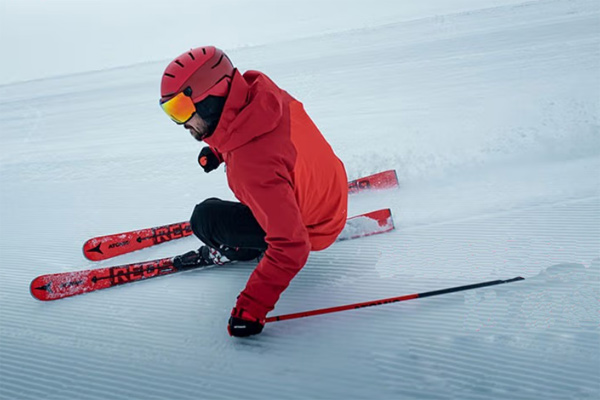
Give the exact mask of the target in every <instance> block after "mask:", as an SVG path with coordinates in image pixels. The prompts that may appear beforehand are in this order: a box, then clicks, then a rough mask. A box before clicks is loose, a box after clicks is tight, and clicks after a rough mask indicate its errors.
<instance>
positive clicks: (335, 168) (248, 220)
mask: <svg viewBox="0 0 600 400" xmlns="http://www.w3.org/2000/svg"><path fill="white" fill-rule="evenodd" d="M160 104H161V106H162V108H163V110H164V111H165V112H166V113H167V115H168V116H169V117H171V119H172V120H173V121H175V122H176V123H177V124H179V125H183V126H184V127H185V128H186V129H188V130H189V132H190V133H191V135H192V136H193V137H194V138H195V139H196V140H198V141H204V142H206V144H208V146H206V147H204V148H203V149H202V150H201V151H200V155H199V157H198V161H199V164H200V166H201V167H202V168H203V169H204V171H205V172H210V171H213V170H215V169H216V168H217V167H218V166H219V165H220V164H221V163H225V165H226V174H227V181H228V184H229V187H230V188H231V190H232V191H233V193H234V194H235V196H236V198H237V199H238V200H239V201H240V202H239V203H238V202H230V201H223V200H220V199H216V198H209V199H207V200H205V201H203V202H202V203H200V204H198V205H197V206H196V207H195V208H194V211H193V213H192V217H191V219H190V223H191V226H192V230H193V232H194V234H195V235H196V236H197V237H198V238H199V239H200V240H201V241H202V242H203V243H204V244H205V245H203V246H201V247H200V248H199V249H198V250H197V251H191V252H189V253H186V254H184V255H182V256H179V257H177V258H176V260H175V262H176V263H181V265H189V264H198V263H200V264H205V265H212V264H217V265H221V264H224V263H227V262H230V261H249V260H252V259H259V260H260V261H259V263H258V265H257V267H256V268H255V270H254V271H253V273H252V275H251V276H250V278H249V279H248V282H247V284H246V287H245V289H244V290H243V291H242V292H241V293H240V295H239V296H238V297H237V302H236V304H235V307H234V308H233V310H232V311H231V316H230V318H229V323H228V327H227V329H228V332H229V334H230V335H232V336H250V335H255V334H258V333H260V332H262V329H263V327H264V324H265V318H266V315H267V313H268V312H269V311H271V310H272V309H273V308H274V307H275V303H276V302H277V300H278V299H279V296H280V295H281V293H282V292H283V291H284V290H285V289H286V288H287V286H288V285H289V283H290V281H291V280H292V279H293V278H294V276H295V275H296V274H297V273H298V272H299V271H300V269H302V267H303V266H304V264H305V263H306V260H307V258H308V254H309V252H310V251H318V250H323V249H325V248H327V247H329V246H330V245H331V244H332V243H333V242H334V241H335V239H336V238H337V236H338V235H339V234H340V233H341V231H342V229H343V228H344V224H345V222H346V217H347V203H348V184H347V177H346V171H345V169H344V165H343V164H342V162H341V161H340V160H339V159H338V158H337V157H336V155H335V154H334V152H333V150H332V149H331V146H330V145H329V144H328V143H327V141H326V140H325V139H324V138H323V136H322V135H321V133H320V132H319V130H318V128H317V127H316V126H315V124H314V123H313V121H312V120H311V119H310V117H309V116H308V115H307V113H306V112H305V110H304V108H303V106H302V103H300V102H299V101H297V100H296V99H294V98H293V97H292V96H291V95H290V94H289V93H287V92H286V91H284V90H282V89H281V88H279V87H278V86H277V85H276V84H275V83H274V82H273V81H272V80H271V79H269V78H268V77H267V76H266V75H265V74H263V73H261V72H258V71H247V72H245V73H244V74H242V73H240V72H239V71H238V70H237V69H236V68H234V66H233V65H232V63H231V61H230V60H229V58H228V57H227V55H226V54H225V53H224V52H223V51H221V50H219V49H217V48H215V47H212V46H207V47H200V48H195V49H192V50H190V51H189V52H186V53H183V54H181V55H180V56H179V57H177V58H176V59H175V60H173V61H172V62H171V63H170V64H169V65H168V66H167V68H166V70H165V72H164V74H163V77H162V82H161V99H160Z"/></svg>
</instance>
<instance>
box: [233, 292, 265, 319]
mask: <svg viewBox="0 0 600 400" xmlns="http://www.w3.org/2000/svg"><path fill="white" fill-rule="evenodd" d="M235 307H236V308H237V309H238V310H242V309H243V310H246V311H247V312H249V313H250V314H251V315H252V316H253V317H255V318H258V319H259V320H260V321H263V320H264V319H265V318H267V313H268V312H269V311H271V310H272V309H273V307H270V308H269V307H265V306H264V305H261V304H259V303H257V302H256V301H254V300H252V299H251V298H249V297H248V296H246V295H245V294H244V292H242V293H240V295H239V296H238V299H237V302H236V304H235Z"/></svg>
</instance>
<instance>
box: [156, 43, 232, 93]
mask: <svg viewBox="0 0 600 400" xmlns="http://www.w3.org/2000/svg"><path fill="white" fill-rule="evenodd" d="M233 70H234V68H233V64H232V63H231V60H229V57H227V55H226V54H225V53H223V51H222V50H219V49H217V48H216V47H213V46H207V47H198V48H196V49H192V50H190V51H188V52H186V53H183V54H182V55H180V56H179V57H177V58H176V59H175V60H173V61H171V63H170V64H169V65H168V66H167V69H165V73H164V74H163V77H162V82H161V84H160V97H161V101H163V102H164V101H167V100H169V99H170V98H171V97H173V96H175V95H176V94H177V93H179V92H181V91H183V90H184V89H186V88H188V87H189V88H190V89H191V90H192V95H191V98H192V101H193V102H194V103H197V102H199V101H201V100H204V99H205V98H206V97H207V96H209V95H212V96H227V94H228V93H229V85H230V84H231V79H232V78H233Z"/></svg>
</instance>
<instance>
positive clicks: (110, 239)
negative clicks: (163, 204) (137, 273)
mask: <svg viewBox="0 0 600 400" xmlns="http://www.w3.org/2000/svg"><path fill="white" fill-rule="evenodd" d="M396 187H398V177H397V176H396V171H394V170H389V171H384V172H379V173H377V174H375V175H370V176H366V177H364V178H359V179H356V180H353V181H350V182H348V193H349V194H354V193H360V192H365V191H369V190H379V189H391V188H396ZM191 234H192V228H191V226H190V223H189V222H177V223H175V224H170V225H164V226H158V227H154V228H147V229H141V230H137V231H131V232H123V233H115V234H112V235H106V236H98V237H95V238H92V239H89V240H88V241H87V242H85V243H84V245H83V254H84V256H85V257H86V258H87V259H88V260H91V261H101V260H106V259H109V258H112V257H116V256H119V255H121V254H126V253H131V252H132V251H136V250H141V249H145V248H146V247H151V246H154V245H157V244H160V243H163V242H168V241H170V240H174V239H180V238H182V237H186V236H190V235H191Z"/></svg>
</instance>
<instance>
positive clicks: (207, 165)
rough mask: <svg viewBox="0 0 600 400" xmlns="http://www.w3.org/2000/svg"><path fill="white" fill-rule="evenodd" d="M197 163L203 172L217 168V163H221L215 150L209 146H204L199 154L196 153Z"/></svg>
mask: <svg viewBox="0 0 600 400" xmlns="http://www.w3.org/2000/svg"><path fill="white" fill-rule="evenodd" d="M198 164H200V166H201V167H202V169H203V170H204V172H207V173H208V172H210V171H214V170H215V169H217V167H218V166H219V164H221V161H220V160H219V157H217V155H216V154H215V152H214V151H212V149H211V148H210V147H208V146H206V147H204V148H203V149H202V150H200V154H199V155H198Z"/></svg>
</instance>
